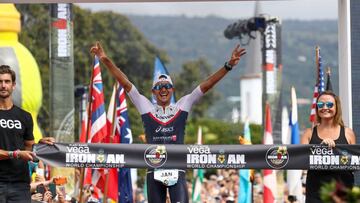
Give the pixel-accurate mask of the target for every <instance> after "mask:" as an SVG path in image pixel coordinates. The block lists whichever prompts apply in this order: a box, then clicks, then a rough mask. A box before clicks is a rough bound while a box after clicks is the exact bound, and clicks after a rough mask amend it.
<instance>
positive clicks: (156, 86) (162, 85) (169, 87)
mask: <svg viewBox="0 0 360 203" xmlns="http://www.w3.org/2000/svg"><path fill="white" fill-rule="evenodd" d="M163 87H165V89H171V88H173V85H172V84H170V83H166V84H158V85H155V86H154V87H153V90H161V89H162V88H163Z"/></svg>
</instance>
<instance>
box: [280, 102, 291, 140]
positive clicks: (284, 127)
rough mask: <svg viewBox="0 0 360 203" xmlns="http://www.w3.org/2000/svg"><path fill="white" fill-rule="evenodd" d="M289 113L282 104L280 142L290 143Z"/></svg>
mask: <svg viewBox="0 0 360 203" xmlns="http://www.w3.org/2000/svg"><path fill="white" fill-rule="evenodd" d="M289 123H290V121H289V113H288V110H287V108H286V107H285V106H284V107H283V108H282V113H281V141H282V144H290V143H291V138H290V136H289V134H290V131H289Z"/></svg>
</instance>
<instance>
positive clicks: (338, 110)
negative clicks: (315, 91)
mask: <svg viewBox="0 0 360 203" xmlns="http://www.w3.org/2000/svg"><path fill="white" fill-rule="evenodd" d="M322 95H330V96H332V97H333V98H334V99H335V107H336V113H335V116H334V120H333V125H337V124H338V125H340V126H342V127H344V121H343V119H342V110H341V102H340V98H339V97H338V96H337V95H336V94H334V93H333V92H332V91H328V90H327V91H324V92H322V93H320V94H319V96H318V97H317V98H316V103H317V102H318V101H319V98H320V97H321V96H322ZM316 120H317V122H318V123H321V118H320V117H319V115H318V107H317V105H316Z"/></svg>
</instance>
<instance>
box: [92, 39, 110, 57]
mask: <svg viewBox="0 0 360 203" xmlns="http://www.w3.org/2000/svg"><path fill="white" fill-rule="evenodd" d="M90 53H92V54H95V55H96V56H97V57H99V59H101V58H104V57H106V54H105V52H104V49H103V48H102V46H101V44H100V42H96V44H95V45H94V46H93V47H91V49H90Z"/></svg>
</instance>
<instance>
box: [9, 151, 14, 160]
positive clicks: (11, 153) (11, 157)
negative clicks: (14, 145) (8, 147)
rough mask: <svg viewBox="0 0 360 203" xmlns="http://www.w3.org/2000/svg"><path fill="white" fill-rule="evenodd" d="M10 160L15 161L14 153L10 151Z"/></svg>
mask: <svg viewBox="0 0 360 203" xmlns="http://www.w3.org/2000/svg"><path fill="white" fill-rule="evenodd" d="M8 155H9V159H14V152H13V151H8Z"/></svg>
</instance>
